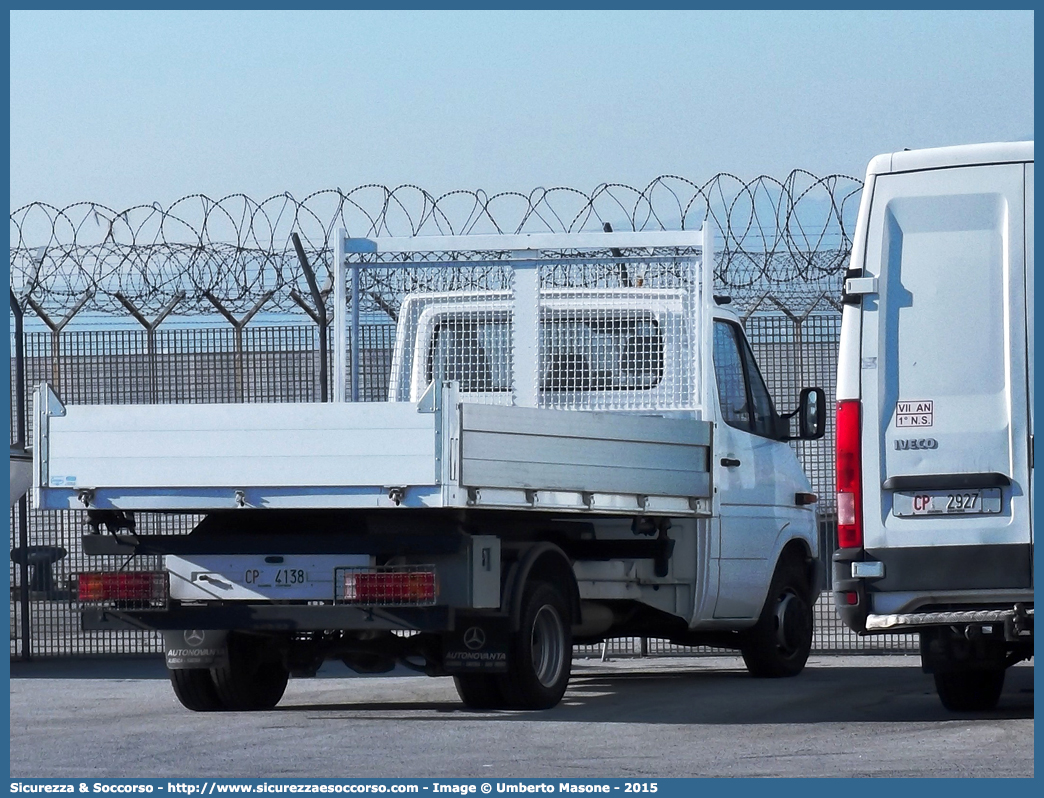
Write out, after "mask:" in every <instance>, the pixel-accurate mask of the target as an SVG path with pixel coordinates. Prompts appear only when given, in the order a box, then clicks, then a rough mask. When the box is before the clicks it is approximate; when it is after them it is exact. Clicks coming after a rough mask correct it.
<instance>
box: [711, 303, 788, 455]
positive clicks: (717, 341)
mask: <svg viewBox="0 0 1044 798" xmlns="http://www.w3.org/2000/svg"><path fill="white" fill-rule="evenodd" d="M714 373H715V376H716V378H717V382H718V402H719V403H720V404H721V412H722V416H723V418H724V421H725V423H726V424H728V425H729V426H732V427H737V428H739V429H745V430H749V431H750V432H753V433H754V434H755V435H762V436H764V437H766V438H775V437H777V435H776V411H775V408H774V407H773V406H772V397H771V396H770V395H769V392H768V388H766V387H765V380H764V379H762V377H761V371H760V370H759V369H758V364H757V362H756V361H755V360H754V353H753V352H751V349H750V344H748V343H747V339H746V338H745V337H744V335H743V333H742V332H741V331H740V329H739V327H737V326H736V325H735V324H731V323H729V322H724V321H716V322H714Z"/></svg>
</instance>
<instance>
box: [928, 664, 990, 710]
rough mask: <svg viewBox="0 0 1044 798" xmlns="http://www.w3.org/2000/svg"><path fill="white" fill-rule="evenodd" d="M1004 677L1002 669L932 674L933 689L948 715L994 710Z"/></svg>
mask: <svg viewBox="0 0 1044 798" xmlns="http://www.w3.org/2000/svg"><path fill="white" fill-rule="evenodd" d="M1004 673H1005V671H1004V669H1003V668H1000V669H997V668H991V669H989V670H966V671H943V672H942V673H939V672H936V673H935V689H936V691H937V692H938V693H939V700H940V701H942V705H943V706H944V707H946V708H947V709H948V710H950V711H951V712H983V711H985V710H988V709H993V708H994V707H996V706H997V702H998V701H999V700H1000V695H1001V690H1003V689H1004Z"/></svg>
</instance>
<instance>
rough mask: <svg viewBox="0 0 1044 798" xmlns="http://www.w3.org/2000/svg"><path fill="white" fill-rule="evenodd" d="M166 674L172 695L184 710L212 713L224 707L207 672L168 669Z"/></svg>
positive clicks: (204, 670)
mask: <svg viewBox="0 0 1044 798" xmlns="http://www.w3.org/2000/svg"><path fill="white" fill-rule="evenodd" d="M168 672H169V673H170V684H171V686H172V687H173V688H174V695H176V696H177V697H178V701H180V702H181V705H182V706H183V707H185V709H191V710H192V711H193V712H214V711H216V710H218V709H222V708H223V707H224V704H222V703H221V699H220V698H218V694H217V690H216V689H215V688H214V680H213V679H211V678H210V671H209V670H206V669H191V670H190V669H170V670H169V671H168Z"/></svg>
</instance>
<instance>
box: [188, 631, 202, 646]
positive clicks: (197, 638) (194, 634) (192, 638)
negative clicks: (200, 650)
mask: <svg viewBox="0 0 1044 798" xmlns="http://www.w3.org/2000/svg"><path fill="white" fill-rule="evenodd" d="M185 642H186V643H188V644H189V645H190V646H192V647H193V648H195V647H196V646H201V645H203V632H202V631H201V630H199V629H189V630H188V631H187V632H185Z"/></svg>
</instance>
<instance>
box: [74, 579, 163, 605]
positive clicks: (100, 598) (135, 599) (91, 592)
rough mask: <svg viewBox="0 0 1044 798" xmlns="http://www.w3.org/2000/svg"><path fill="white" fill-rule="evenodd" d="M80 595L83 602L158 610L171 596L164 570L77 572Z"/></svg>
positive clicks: (78, 592) (78, 594)
mask: <svg viewBox="0 0 1044 798" xmlns="http://www.w3.org/2000/svg"><path fill="white" fill-rule="evenodd" d="M76 584H77V598H78V599H79V601H80V603H81V604H86V605H95V606H97V605H102V604H104V605H109V606H112V607H114V608H116V609H135V610H144V609H159V608H162V607H165V606H166V605H167V598H168V595H169V590H168V583H167V574H166V572H165V571H116V572H112V571H106V572H92V573H83V574H78V575H77V578H76Z"/></svg>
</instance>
